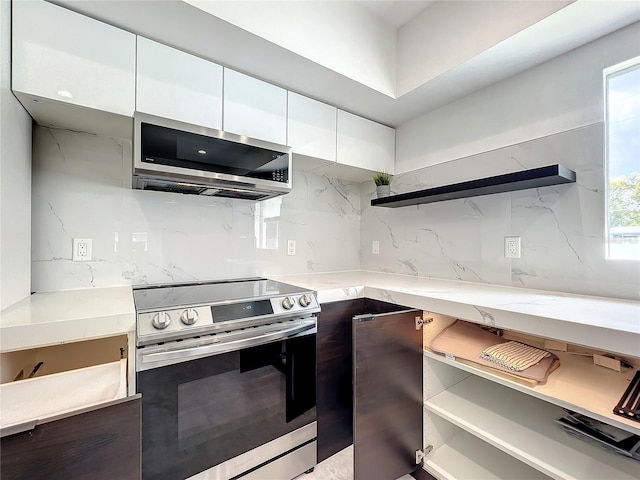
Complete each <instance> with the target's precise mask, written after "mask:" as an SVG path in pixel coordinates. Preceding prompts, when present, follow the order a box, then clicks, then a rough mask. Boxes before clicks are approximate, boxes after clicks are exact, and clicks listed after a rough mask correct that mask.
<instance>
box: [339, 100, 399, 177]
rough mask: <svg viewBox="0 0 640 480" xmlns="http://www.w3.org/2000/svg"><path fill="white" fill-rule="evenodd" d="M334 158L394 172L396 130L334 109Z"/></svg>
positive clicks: (354, 164) (343, 162) (343, 163)
mask: <svg viewBox="0 0 640 480" xmlns="http://www.w3.org/2000/svg"><path fill="white" fill-rule="evenodd" d="M337 145H338V146H337V161H338V163H339V164H342V165H350V166H352V167H359V168H364V169H366V170H371V171H376V170H379V171H387V172H389V173H393V172H394V164H395V149H396V131H395V130H394V129H393V128H389V127H387V126H385V125H380V124H379V123H376V122H372V121H371V120H367V119H366V118H362V117H358V116H357V115H353V114H351V113H347V112H344V111H342V110H338V144H337Z"/></svg>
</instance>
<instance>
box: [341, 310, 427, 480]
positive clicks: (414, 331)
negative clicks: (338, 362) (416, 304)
mask: <svg viewBox="0 0 640 480" xmlns="http://www.w3.org/2000/svg"><path fill="white" fill-rule="evenodd" d="M421 318H422V311H421V310H408V311H404V312H397V313H386V314H379V315H362V316H359V317H355V318H354V319H353V355H354V359H353V360H354V361H353V363H354V373H353V375H354V435H353V436H354V438H353V448H354V451H353V456H354V476H353V478H354V480H369V479H380V480H394V479H396V478H399V477H401V476H403V475H405V474H407V473H412V472H413V471H415V470H417V469H418V468H419V467H420V466H419V465H417V464H416V451H417V450H421V449H422V329H421V328H420V327H418V328H416V319H418V320H420V319H421Z"/></svg>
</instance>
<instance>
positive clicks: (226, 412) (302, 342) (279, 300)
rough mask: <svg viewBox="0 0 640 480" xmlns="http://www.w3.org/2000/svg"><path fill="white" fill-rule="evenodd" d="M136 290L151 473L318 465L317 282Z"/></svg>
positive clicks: (147, 472) (263, 471) (283, 472)
mask: <svg viewBox="0 0 640 480" xmlns="http://www.w3.org/2000/svg"><path fill="white" fill-rule="evenodd" d="M133 296H134V301H135V306H136V313H137V341H136V345H137V347H138V348H137V355H136V371H137V391H138V392H140V393H142V476H143V479H145V480H150V479H153V480H156V479H186V478H193V479H216V480H218V479H225V480H228V479H232V478H233V479H235V478H242V479H260V480H267V479H274V480H275V479H277V480H285V479H291V478H293V477H295V476H297V475H299V474H300V473H302V472H304V471H307V470H309V469H312V468H313V467H314V466H315V463H316V442H315V439H316V422H315V420H316V409H315V400H316V317H317V315H318V313H319V312H320V306H319V305H318V302H317V299H316V296H315V293H314V292H312V291H308V290H305V289H300V288H298V287H294V286H292V285H287V284H284V283H280V282H275V281H271V280H266V279H240V280H231V281H224V282H211V283H193V284H170V285H155V286H148V285H145V286H140V287H134V290H133Z"/></svg>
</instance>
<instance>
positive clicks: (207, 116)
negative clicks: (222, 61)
mask: <svg viewBox="0 0 640 480" xmlns="http://www.w3.org/2000/svg"><path fill="white" fill-rule="evenodd" d="M137 66H138V68H137V77H136V82H137V84H136V86H137V89H136V110H138V111H140V112H145V113H150V114H152V115H158V116H161V117H165V118H170V119H173V120H179V121H181V122H187V123H192V124H195V125H201V126H203V127H208V128H215V129H217V130H221V129H222V67H221V66H220V65H217V64H215V63H213V62H209V61H207V60H204V59H202V58H200V57H196V56H194V55H190V54H188V53H184V52H182V51H180V50H176V49H175V48H171V47H167V46H166V45H162V44H160V43H157V42H154V41H152V40H149V39H146V38H144V37H138V51H137Z"/></svg>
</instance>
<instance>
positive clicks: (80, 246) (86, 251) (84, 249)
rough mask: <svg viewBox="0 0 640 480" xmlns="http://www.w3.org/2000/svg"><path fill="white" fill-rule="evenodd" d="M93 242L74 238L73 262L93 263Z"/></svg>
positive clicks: (87, 239) (88, 239)
mask: <svg viewBox="0 0 640 480" xmlns="http://www.w3.org/2000/svg"><path fill="white" fill-rule="evenodd" d="M91 250H92V241H91V239H90V238H74V239H73V252H72V255H71V260H73V261H74V262H90V261H91Z"/></svg>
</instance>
